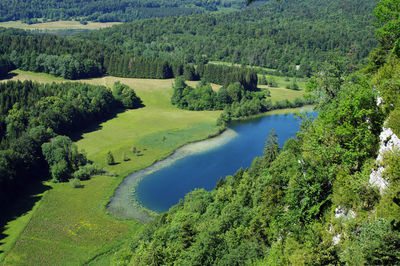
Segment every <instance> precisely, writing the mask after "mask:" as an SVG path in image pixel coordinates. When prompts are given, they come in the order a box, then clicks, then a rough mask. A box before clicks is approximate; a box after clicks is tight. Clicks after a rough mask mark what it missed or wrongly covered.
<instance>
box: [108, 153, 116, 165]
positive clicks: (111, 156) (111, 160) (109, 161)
mask: <svg viewBox="0 0 400 266" xmlns="http://www.w3.org/2000/svg"><path fill="white" fill-rule="evenodd" d="M107 164H108V165H113V164H115V160H114V156H113V154H112V153H111V151H109V152H108V153H107Z"/></svg>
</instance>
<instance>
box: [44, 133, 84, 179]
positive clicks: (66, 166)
mask: <svg viewBox="0 0 400 266" xmlns="http://www.w3.org/2000/svg"><path fill="white" fill-rule="evenodd" d="M42 152H43V156H44V157H45V158H46V161H47V163H48V164H49V166H50V172H51V175H52V177H53V180H54V181H56V182H63V181H67V180H68V179H69V178H71V176H72V173H73V172H74V171H78V173H77V174H76V176H75V175H74V177H75V178H78V177H82V178H83V179H88V177H85V178H84V175H83V172H84V171H86V173H89V171H90V169H91V168H82V169H79V168H80V167H81V166H84V165H86V164H87V159H86V156H85V155H84V154H82V153H79V152H78V148H77V146H76V145H75V144H73V143H72V141H71V139H70V138H69V137H67V136H57V137H55V138H54V139H52V140H51V141H50V142H47V143H44V144H43V145H42ZM78 169H79V170H80V171H79V170H78ZM89 177H90V176H89Z"/></svg>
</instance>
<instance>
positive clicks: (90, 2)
mask: <svg viewBox="0 0 400 266" xmlns="http://www.w3.org/2000/svg"><path fill="white" fill-rule="evenodd" d="M244 3H245V2H244V1H243V0H224V1H220V0H212V1H209V0H207V1H206V0H172V1H171V0H163V1H155V0H120V1H110V0H85V1H82V0H80V1H56V0H45V1H39V0H35V1H24V0H18V1H12V0H4V1H1V3H0V21H10V20H22V21H24V22H26V23H37V22H39V20H38V19H44V20H70V19H79V20H82V21H87V20H89V21H98V22H109V21H121V22H128V21H134V20H138V19H145V18H152V17H167V16H179V15H189V14H194V13H204V12H211V11H217V10H219V9H239V8H242V7H243V6H244Z"/></svg>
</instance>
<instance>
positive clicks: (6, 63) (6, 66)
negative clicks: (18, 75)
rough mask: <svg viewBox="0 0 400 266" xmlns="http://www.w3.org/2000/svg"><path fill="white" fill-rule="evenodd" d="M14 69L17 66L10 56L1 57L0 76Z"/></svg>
mask: <svg viewBox="0 0 400 266" xmlns="http://www.w3.org/2000/svg"><path fill="white" fill-rule="evenodd" d="M13 69H15V66H14V65H13V63H11V61H10V60H9V59H8V58H5V57H0V78H1V77H4V76H6V75H7V74H8V72H10V71H11V70H13Z"/></svg>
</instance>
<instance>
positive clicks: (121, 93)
mask: <svg viewBox="0 0 400 266" xmlns="http://www.w3.org/2000/svg"><path fill="white" fill-rule="evenodd" d="M112 94H113V96H114V98H115V99H116V100H117V101H119V102H120V103H121V105H122V106H123V107H124V108H127V109H135V108H138V107H140V106H141V104H142V102H141V100H140V98H139V97H137V96H136V94H135V91H134V90H133V89H131V88H129V87H128V86H127V85H124V84H121V83H120V82H116V83H115V84H114V87H113V91H112Z"/></svg>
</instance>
